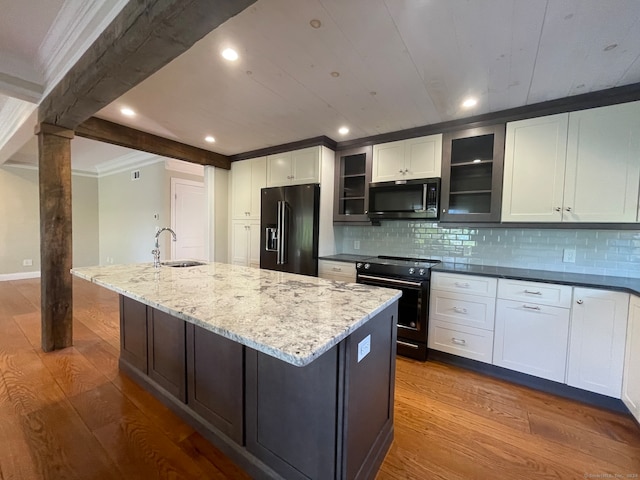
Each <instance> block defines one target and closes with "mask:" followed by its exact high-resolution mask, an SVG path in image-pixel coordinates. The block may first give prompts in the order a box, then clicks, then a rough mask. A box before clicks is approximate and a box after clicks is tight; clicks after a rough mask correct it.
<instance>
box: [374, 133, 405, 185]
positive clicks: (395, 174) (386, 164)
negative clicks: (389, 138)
mask: <svg viewBox="0 0 640 480" xmlns="http://www.w3.org/2000/svg"><path fill="white" fill-rule="evenodd" d="M404 148H405V142H404V140H401V141H398V142H389V143H383V144H381V145H374V146H373V173H372V178H371V181H372V182H388V181H391V180H398V179H402V178H403V176H404Z"/></svg>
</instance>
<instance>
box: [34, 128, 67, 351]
mask: <svg viewBox="0 0 640 480" xmlns="http://www.w3.org/2000/svg"><path fill="white" fill-rule="evenodd" d="M36 135H38V158H39V175H38V176H39V184H40V270H41V293H42V299H41V305H42V313H41V318H42V349H43V350H44V351H45V352H50V351H52V350H58V349H62V348H65V347H70V346H71V345H72V343H73V289H72V279H71V273H69V271H70V270H71V265H72V241H71V240H72V239H71V139H72V138H73V131H71V130H67V129H64V128H61V127H57V126H55V125H49V124H46V123H41V124H40V125H39V126H38V127H36Z"/></svg>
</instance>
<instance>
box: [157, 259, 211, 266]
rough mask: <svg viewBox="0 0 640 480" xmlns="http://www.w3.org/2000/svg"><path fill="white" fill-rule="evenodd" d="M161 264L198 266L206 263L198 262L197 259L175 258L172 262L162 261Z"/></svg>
mask: <svg viewBox="0 0 640 480" xmlns="http://www.w3.org/2000/svg"><path fill="white" fill-rule="evenodd" d="M161 265H162V266H163V267H177V268H182V267H197V266H198V265H206V263H204V262H198V261H195V260H175V261H172V262H162V263H161Z"/></svg>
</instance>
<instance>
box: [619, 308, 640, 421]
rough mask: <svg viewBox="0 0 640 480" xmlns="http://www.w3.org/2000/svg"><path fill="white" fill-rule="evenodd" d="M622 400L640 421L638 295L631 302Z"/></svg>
mask: <svg viewBox="0 0 640 480" xmlns="http://www.w3.org/2000/svg"><path fill="white" fill-rule="evenodd" d="M622 401H623V402H624V404H625V405H626V406H627V408H628V409H629V411H630V412H631V413H632V414H633V416H634V417H635V418H636V420H638V421H639V422H640V298H639V297H636V296H632V297H631V301H630V302H629V323H628V325H627V345H626V348H625V358H624V375H623V379H622Z"/></svg>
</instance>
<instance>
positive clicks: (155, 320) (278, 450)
mask: <svg viewBox="0 0 640 480" xmlns="http://www.w3.org/2000/svg"><path fill="white" fill-rule="evenodd" d="M397 308H398V304H397V301H396V302H394V303H393V304H392V305H390V306H389V307H387V308H386V309H384V310H382V311H381V312H380V313H378V314H377V315H376V316H375V317H373V318H371V319H370V320H369V321H368V322H366V323H365V324H364V325H362V326H361V327H360V328H358V329H357V330H355V331H354V332H353V333H351V335H350V336H348V337H346V338H345V339H344V340H342V341H341V342H340V343H338V344H337V345H335V346H334V347H332V348H331V349H330V350H329V351H327V352H325V353H324V354H322V355H321V356H319V357H318V358H316V359H314V360H313V361H312V362H311V363H309V364H308V365H306V366H304V367H298V366H295V365H292V364H289V363H286V362H284V361H282V360H279V359H277V358H275V357H272V356H270V355H266V354H264V353H261V352H258V351H256V350H254V349H252V348H249V347H246V346H243V345H241V344H240V343H237V342H234V341H233V340H230V339H227V338H225V337H222V336H221V335H218V334H216V333H213V332H211V331H209V330H206V329H204V328H201V327H199V326H196V325H194V324H192V323H188V322H185V321H184V320H181V319H178V318H176V317H173V316H171V315H169V314H167V313H164V312H161V311H159V310H157V309H154V308H152V307H149V306H146V305H144V304H142V303H140V302H137V301H135V300H131V299H129V298H127V297H124V296H121V297H120V328H121V340H120V341H121V353H120V368H121V370H122V371H124V372H126V373H127V374H128V375H129V376H130V377H132V378H133V379H134V380H135V381H136V382H137V383H139V384H140V385H142V386H143V387H144V388H145V389H147V390H148V391H150V392H151V393H153V394H154V395H155V396H156V397H157V398H158V399H160V400H161V401H162V402H163V403H165V404H166V405H167V406H168V407H169V408H171V409H172V410H173V411H174V412H176V413H177V414H178V415H179V416H180V417H182V418H183V419H184V420H185V421H186V422H187V423H189V424H190V425H191V426H193V427H194V428H195V429H196V430H198V431H199V432H200V433H201V434H202V435H203V436H204V437H205V438H207V439H208V440H209V441H210V442H211V443H212V444H214V445H215V446H216V447H217V448H219V449H220V450H221V451H222V452H223V453H225V454H226V455H227V456H228V457H229V458H231V459H232V460H233V461H235V462H236V463H237V464H238V465H240V466H241V467H242V468H243V469H245V470H246V471H247V473H249V474H250V475H252V476H253V477H255V478H286V479H371V478H374V477H375V476H376V473H377V471H378V469H379V467H380V465H381V464H382V461H383V460H384V457H385V455H386V453H387V451H388V449H389V447H390V445H391V442H392V441H393V395H394V386H395V343H396V318H397ZM367 337H369V341H370V351H369V353H367V354H366V355H364V356H362V353H363V352H361V355H360V357H361V358H360V360H359V355H358V353H359V352H358V350H359V345H360V346H361V347H362V348H361V350H365V351H366V347H365V345H366V343H367V341H366V339H367Z"/></svg>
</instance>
